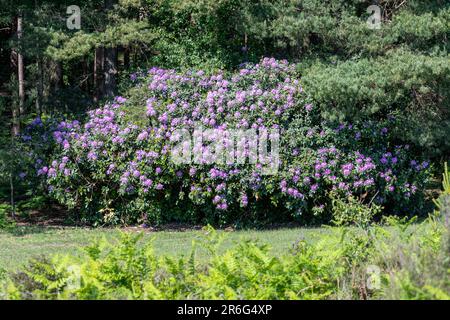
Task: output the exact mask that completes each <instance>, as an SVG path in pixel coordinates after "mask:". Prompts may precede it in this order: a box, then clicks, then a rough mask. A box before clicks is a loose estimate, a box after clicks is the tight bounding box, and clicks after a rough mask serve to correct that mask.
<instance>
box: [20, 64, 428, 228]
mask: <svg viewBox="0 0 450 320" xmlns="http://www.w3.org/2000/svg"><path fill="white" fill-rule="evenodd" d="M131 81H132V82H134V87H133V88H132V89H131V90H130V91H129V94H128V95H127V98H123V97H116V98H115V99H114V101H112V102H111V103H108V104H107V105H105V106H104V107H102V108H99V109H96V110H92V111H90V112H89V114H88V118H87V121H86V122H85V123H84V124H81V123H80V122H78V121H73V122H70V121H65V122H61V123H59V124H58V125H57V126H53V129H52V130H51V133H50V134H47V135H46V137H47V136H49V137H50V139H51V140H52V141H53V142H54V143H56V147H55V148H54V152H53V153H52V154H51V159H50V160H49V161H47V162H48V163H43V162H44V161H43V160H42V159H43V158H44V156H45V155H39V152H36V153H35V158H36V159H35V160H36V161H37V162H35V163H34V167H35V174H37V176H39V177H41V178H42V179H43V180H44V181H45V184H46V186H47V187H48V190H49V192H50V194H51V195H52V196H53V197H55V198H56V199H57V200H58V201H60V202H61V203H63V204H65V205H67V206H68V207H70V208H76V209H77V212H80V213H82V215H83V218H85V219H87V220H89V221H92V222H101V223H124V222H136V221H144V220H148V221H150V222H152V223H155V222H161V221H173V220H176V221H189V222H198V221H203V222H204V220H207V221H208V222H213V223H229V222H239V221H251V222H256V221H261V222H264V221H269V220H271V221H281V220H283V219H293V218H296V219H305V221H308V219H311V217H314V216H316V217H318V219H322V217H325V215H326V212H327V207H328V206H329V200H328V193H329V192H330V191H333V192H334V193H337V194H340V195H342V196H343V197H345V196H349V195H353V196H357V197H359V198H360V199H361V201H363V202H366V203H369V202H372V201H375V202H376V203H378V204H382V205H385V206H386V207H387V208H390V209H392V210H394V209H395V210H403V211H405V210H412V209H417V208H418V202H417V199H419V198H420V195H421V190H422V188H423V186H424V184H425V183H426V181H427V176H428V170H427V167H428V164H427V163H426V162H419V161H418V160H413V159H411V156H410V154H409V150H408V146H396V145H393V144H392V143H391V140H390V138H389V134H390V132H389V126H390V123H392V122H393V121H395V119H388V120H385V121H383V122H382V123H381V122H380V123H371V122H366V123H356V124H340V125H339V126H335V125H330V124H327V123H324V122H323V121H322V119H321V117H320V115H319V113H318V111H317V110H316V109H315V108H314V105H313V104H312V103H311V101H310V100H309V98H308V96H307V95H306V94H305V92H304V91H303V89H302V85H301V83H300V81H299V79H297V78H296V73H295V68H294V66H293V65H290V64H289V63H287V62H286V61H277V60H275V59H268V58H265V59H263V60H261V61H260V63H259V64H256V65H246V66H244V67H243V68H242V69H240V70H239V71H238V72H237V73H235V74H233V75H226V74H224V73H217V74H214V75H206V74H204V73H203V72H202V71H195V72H189V73H184V74H179V73H177V72H176V71H174V70H164V69H158V68H152V69H150V70H148V72H146V73H139V74H134V75H132V78H131ZM38 122H39V121H38ZM38 125H39V126H40V125H41V124H40V123H38ZM198 128H201V129H202V131H201V132H200V134H199V133H198V131H197V129H198ZM235 131H239V132H247V133H248V132H253V133H256V134H257V135H258V139H259V138H260V137H261V136H264V137H265V138H264V139H265V140H264V139H263V140H252V139H250V138H248V136H247V138H248V139H244V140H239V139H237V140H234V139H233V137H231V136H230V132H235ZM263 133H264V134H263ZM198 135H200V137H201V138H202V139H198ZM186 136H187V137H188V138H189V139H184V138H186ZM39 137H42V134H41V133H39V134H37V135H36V136H33V130H31V133H30V135H29V136H27V139H26V140H30V141H34V140H35V138H36V139H39ZM196 138H197V140H196ZM262 141H265V142H267V144H266V145H264V146H263V147H264V148H263V149H264V150H265V151H266V153H265V156H264V157H260V154H259V153H260V151H261V150H262V149H261V148H260V147H261V145H262ZM239 143H241V144H240V145H239ZM217 146H221V147H223V148H225V149H226V148H227V146H228V147H229V146H231V147H232V149H233V148H234V147H236V148H235V149H236V150H235V152H236V153H231V155H232V157H231V158H230V157H228V158H223V157H217V154H220V153H215V152H216V151H217V150H218V149H215V148H217ZM239 146H240V147H239ZM177 147H178V149H176V148H177ZM176 150H178V151H180V150H181V151H183V152H184V151H186V153H184V158H183V161H176V157H174V154H175V153H176V152H175V151H176ZM233 150H234V149H233ZM254 150H257V151H258V155H257V156H256V158H254V159H253V161H252V152H253V151H254ZM239 155H240V156H242V157H243V158H244V160H245V161H244V162H243V161H238V160H237V159H238V157H239ZM242 157H241V160H242ZM178 160H179V159H178ZM267 168H271V169H274V170H267Z"/></svg>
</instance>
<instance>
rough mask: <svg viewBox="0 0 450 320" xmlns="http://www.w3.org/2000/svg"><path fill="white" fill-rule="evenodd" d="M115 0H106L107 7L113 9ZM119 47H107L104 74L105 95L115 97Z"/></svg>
mask: <svg viewBox="0 0 450 320" xmlns="http://www.w3.org/2000/svg"><path fill="white" fill-rule="evenodd" d="M115 3H116V1H115V0H105V9H106V10H111V9H113V6H114V4H115ZM116 62H117V48H113V47H109V48H105V53H104V76H105V79H104V80H105V82H104V83H105V88H104V89H105V96H106V97H113V96H114V95H115V93H116V73H117V65H116Z"/></svg>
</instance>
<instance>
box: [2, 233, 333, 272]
mask: <svg viewBox="0 0 450 320" xmlns="http://www.w3.org/2000/svg"><path fill="white" fill-rule="evenodd" d="M121 232H130V233H132V234H138V233H140V232H142V233H143V236H142V239H141V243H147V242H149V241H152V242H153V245H154V249H155V254H156V255H158V256H161V255H169V256H173V257H179V256H181V255H183V254H186V253H187V252H189V251H190V250H191V249H192V241H193V240H194V239H196V238H197V236H198V231H196V230H193V229H190V230H189V229H187V230H183V229H178V230H167V231H157V232H151V231H149V229H145V228H141V227H136V228H128V229H122V230H120V229H107V228H96V229H87V228H81V227H79V228H76V227H39V226H26V227H23V226H22V227H18V226H14V227H11V228H9V229H8V230H3V231H1V230H0V243H1V244H2V245H1V247H0V269H1V268H3V269H6V270H8V271H14V270H16V269H17V268H18V267H22V266H24V265H25V264H26V263H27V262H28V261H29V259H31V258H36V257H39V256H43V255H45V256H48V255H52V254H75V255H76V254H79V253H80V247H84V246H86V245H88V244H90V243H91V242H92V241H95V240H98V239H102V238H105V239H106V240H108V241H111V240H114V239H115V238H117V237H119V235H120V233H121ZM218 232H219V233H226V237H225V239H224V243H223V244H222V246H221V248H222V249H226V248H229V247H230V246H232V245H233V243H236V242H238V241H240V240H255V241H259V242H263V243H270V244H271V248H272V249H271V253H273V254H280V253H286V252H288V251H289V249H290V248H292V245H293V244H294V243H295V242H296V241H298V240H300V239H307V240H308V241H311V242H316V241H317V240H318V239H320V237H321V236H322V235H323V234H326V233H329V232H332V230H330V229H328V228H280V229H276V230H246V231H244V230H235V231H231V230H230V231H227V230H226V231H218ZM200 257H201V258H202V259H203V258H204V255H200Z"/></svg>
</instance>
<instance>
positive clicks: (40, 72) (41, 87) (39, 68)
mask: <svg viewBox="0 0 450 320" xmlns="http://www.w3.org/2000/svg"><path fill="white" fill-rule="evenodd" d="M42 63H43V61H42V57H38V58H37V71H38V79H37V83H36V85H37V88H36V92H37V96H36V114H37V115H40V114H41V113H42V96H43V91H44V83H43V82H44V79H43V78H44V72H43V66H42Z"/></svg>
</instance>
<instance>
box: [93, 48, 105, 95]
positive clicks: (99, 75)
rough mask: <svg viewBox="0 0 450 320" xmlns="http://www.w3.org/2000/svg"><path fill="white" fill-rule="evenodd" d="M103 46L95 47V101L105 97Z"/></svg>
mask: <svg viewBox="0 0 450 320" xmlns="http://www.w3.org/2000/svg"><path fill="white" fill-rule="evenodd" d="M103 52H104V50H103V48H96V49H95V61H94V101H95V102H97V101H99V100H100V99H101V98H102V97H103V60H104V58H103Z"/></svg>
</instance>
